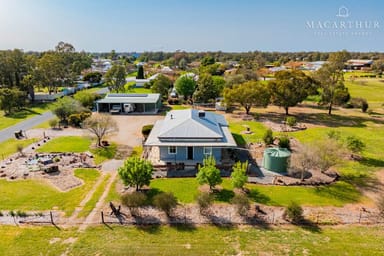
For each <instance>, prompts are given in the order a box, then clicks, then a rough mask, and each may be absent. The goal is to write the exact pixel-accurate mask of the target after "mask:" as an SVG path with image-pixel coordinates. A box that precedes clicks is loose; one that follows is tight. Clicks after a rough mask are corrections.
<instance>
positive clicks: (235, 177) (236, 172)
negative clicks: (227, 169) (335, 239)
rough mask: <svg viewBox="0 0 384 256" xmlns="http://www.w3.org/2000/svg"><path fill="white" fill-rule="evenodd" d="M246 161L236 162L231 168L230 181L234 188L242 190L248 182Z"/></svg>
mask: <svg viewBox="0 0 384 256" xmlns="http://www.w3.org/2000/svg"><path fill="white" fill-rule="evenodd" d="M247 168H248V161H245V162H244V163H242V162H240V161H239V162H237V163H235V164H234V165H233V167H232V173H231V181H232V185H233V187H234V188H240V189H243V187H244V185H245V183H247V181H248V176H247Z"/></svg>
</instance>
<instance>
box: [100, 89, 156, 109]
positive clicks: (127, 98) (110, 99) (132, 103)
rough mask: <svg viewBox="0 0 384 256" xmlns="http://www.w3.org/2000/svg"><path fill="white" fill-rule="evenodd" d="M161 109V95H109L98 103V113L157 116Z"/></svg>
mask: <svg viewBox="0 0 384 256" xmlns="http://www.w3.org/2000/svg"><path fill="white" fill-rule="evenodd" d="M160 108H161V95H160V94H159V93H148V94H139V93H131V94H129V93H109V94H107V95H106V96H105V98H104V99H101V100H98V101H96V110H97V112H110V113H112V114H113V113H115V114H128V113H142V114H156V113H157V112H158V111H159V110H160Z"/></svg>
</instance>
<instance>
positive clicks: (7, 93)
mask: <svg viewBox="0 0 384 256" xmlns="http://www.w3.org/2000/svg"><path fill="white" fill-rule="evenodd" d="M25 103H26V101H25V94H24V92H22V91H20V90H19V89H16V88H0V109H1V110H3V111H4V113H5V115H9V114H12V112H13V111H14V110H20V109H21V108H22V107H24V106H25Z"/></svg>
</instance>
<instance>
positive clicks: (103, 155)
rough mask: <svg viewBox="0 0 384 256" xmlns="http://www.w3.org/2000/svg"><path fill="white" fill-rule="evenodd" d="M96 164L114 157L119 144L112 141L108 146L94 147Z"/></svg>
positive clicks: (92, 150)
mask: <svg viewBox="0 0 384 256" xmlns="http://www.w3.org/2000/svg"><path fill="white" fill-rule="evenodd" d="M90 151H91V152H92V154H93V156H94V161H95V164H101V163H102V162H104V161H105V160H108V159H113V158H114V157H115V155H116V152H117V144H116V143H111V144H110V145H109V146H107V147H99V148H92V149H91V150H90Z"/></svg>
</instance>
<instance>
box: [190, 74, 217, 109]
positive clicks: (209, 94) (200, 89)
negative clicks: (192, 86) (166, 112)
mask: <svg viewBox="0 0 384 256" xmlns="http://www.w3.org/2000/svg"><path fill="white" fill-rule="evenodd" d="M197 84H198V86H197V88H196V90H195V92H194V93H193V97H192V98H193V101H195V102H201V103H205V102H209V101H211V100H214V99H216V98H217V97H218V96H219V95H220V92H219V91H218V89H217V88H216V86H215V83H214V81H213V78H212V76H211V75H210V74H201V75H200V76H199V80H198V81H197Z"/></svg>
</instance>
